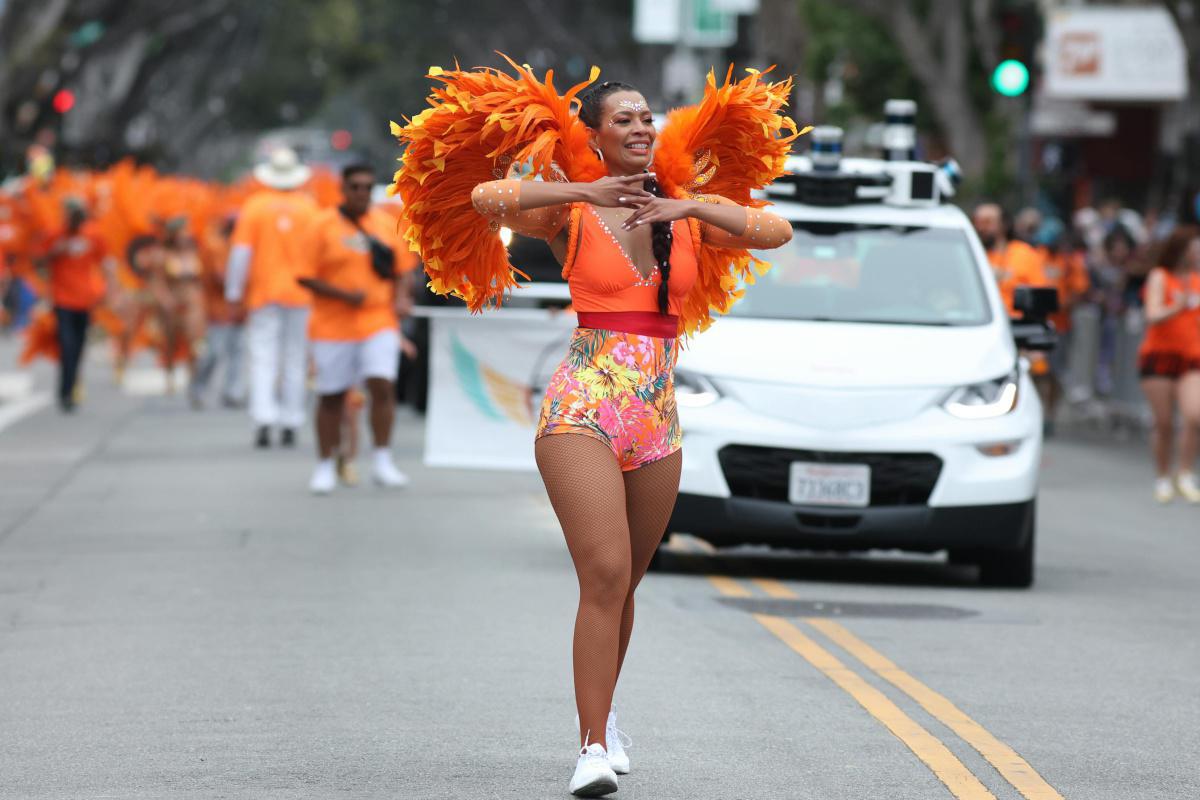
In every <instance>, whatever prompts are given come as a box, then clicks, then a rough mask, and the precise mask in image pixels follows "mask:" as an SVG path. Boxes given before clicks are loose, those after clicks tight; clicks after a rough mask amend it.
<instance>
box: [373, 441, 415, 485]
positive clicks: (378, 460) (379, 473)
mask: <svg viewBox="0 0 1200 800" xmlns="http://www.w3.org/2000/svg"><path fill="white" fill-rule="evenodd" d="M371 477H372V478H374V479H375V483H377V484H379V485H380V486H385V487H387V488H390V489H400V488H403V487H405V486H408V476H407V475H405V474H404V473H403V472H401V471H400V470H399V469H398V468H397V467H396V462H394V461H392V454H391V453H390V452H389V451H388V450H387V449H386V448H380V449H379V450H376V451H375V458H374V460H373V463H372V465H371Z"/></svg>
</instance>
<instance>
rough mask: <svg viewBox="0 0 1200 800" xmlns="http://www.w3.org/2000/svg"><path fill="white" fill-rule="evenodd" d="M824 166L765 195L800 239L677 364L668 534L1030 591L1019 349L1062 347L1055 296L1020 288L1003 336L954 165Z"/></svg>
mask: <svg viewBox="0 0 1200 800" xmlns="http://www.w3.org/2000/svg"><path fill="white" fill-rule="evenodd" d="M818 132H819V133H824V132H823V131H820V129H818ZM822 138H824V139H826V140H828V139H830V137H829V136H825V137H818V139H817V141H816V142H815V143H814V150H815V151H816V150H818V149H819V148H820V147H821V146H822V141H821V140H822ZM834 138H836V137H834ZM835 155H837V156H840V153H837V154H835ZM814 161H816V162H821V161H822V158H821V154H820V153H818V152H814V155H813V156H812V157H796V158H793V159H792V163H791V164H790V165H789V167H790V170H791V175H790V176H788V177H786V178H784V179H781V180H780V181H779V182H777V183H776V184H775V185H774V186H772V187H771V188H770V190H769V194H770V195H771V198H770V199H772V200H773V201H774V203H775V205H774V206H773V207H772V209H771V210H772V211H774V212H775V213H777V214H780V215H782V216H783V217H785V218H787V219H789V220H791V222H792V225H793V227H794V236H793V239H792V241H791V243H790V244H788V245H786V246H785V247H783V248H781V249H779V250H774V251H771V252H769V253H763V254H761V255H762V257H763V258H764V259H765V260H768V261H770V262H771V263H772V264H773V268H772V269H771V270H770V271H769V272H768V273H767V274H766V275H764V276H763V277H761V278H760V279H758V281H757V282H756V283H754V284H753V285H749V286H746V287H745V289H746V292H745V296H744V297H743V298H742V299H741V300H740V301H739V302H738V303H737V304H736V305H735V306H734V308H733V310H732V312H731V313H730V315H729V316H727V317H723V318H721V319H720V320H719V321H717V322H716V323H715V324H714V325H713V327H712V328H711V329H710V330H708V331H707V332H706V333H704V334H703V335H701V336H698V337H696V339H695V340H693V341H692V342H691V343H690V344H689V345H688V347H687V349H685V350H684V351H683V354H682V356H681V358H680V360H679V364H678V368H677V374H676V396H677V398H678V402H679V406H680V418H681V424H682V427H683V430H684V447H683V453H684V465H683V478H682V485H681V487H680V497H679V502H678V505H677V507H676V510H675V514H674V517H673V518H672V520H671V526H670V530H671V531H676V532H687V533H691V534H694V535H696V536H699V537H700V538H702V539H705V540H707V541H709V542H711V543H712V544H714V545H717V546H727V545H736V544H770V545H775V546H780V547H789V548H798V549H817V550H842V551H863V550H868V549H877V548H889V549H890V548H897V549H904V550H916V551H927V552H932V551H939V550H947V551H948V553H949V555H950V558H951V560H953V561H955V562H957V563H962V562H968V563H970V562H973V563H977V564H978V565H979V567H980V576H981V580H982V582H984V583H985V584H990V585H1007V586H1028V585H1029V584H1030V583H1031V582H1032V580H1033V572H1034V525H1035V513H1034V509H1035V502H1036V496H1037V487H1038V466H1039V460H1040V457H1041V449H1042V409H1041V406H1040V404H1039V401H1038V396H1037V392H1036V391H1035V390H1034V386H1033V383H1032V381H1031V379H1030V376H1029V374H1028V369H1027V364H1026V362H1025V360H1024V359H1023V358H1021V357H1020V354H1019V350H1022V349H1044V348H1045V347H1047V346H1048V344H1047V341H1052V339H1047V337H1049V336H1050V334H1049V332H1048V330H1047V329H1046V328H1045V327H1043V326H1042V325H1041V324H1039V322H1038V320H1039V315H1041V314H1044V313H1045V311H1046V310H1047V308H1049V307H1050V306H1047V303H1049V304H1051V306H1052V304H1053V300H1052V295H1053V290H1049V291H1050V297H1048V296H1047V295H1046V293H1045V292H1046V290H1033V291H1019V292H1018V295H1019V297H1018V301H1017V303H1018V306H1019V307H1021V308H1022V309H1023V310H1025V311H1026V320H1029V324H1025V325H1016V324H1014V323H1010V320H1009V317H1008V313H1007V311H1006V309H1005V307H1004V304H1003V302H1002V301H1001V298H1000V294H999V292H998V291H997V287H996V284H995V281H994V279H993V276H992V272H991V269H990V268H989V265H988V261H987V257H986V255H985V253H984V250H983V248H982V247H981V245H980V243H979V240H978V238H977V237H976V235H975V233H974V230H973V229H972V226H971V223H970V220H969V219H968V218H967V216H966V215H965V214H964V213H963V212H962V211H961V210H959V209H958V208H957V207H955V206H952V205H950V204H948V203H945V202H944V201H943V198H944V197H945V195H947V194H949V193H951V192H952V183H951V182H950V181H949V180H948V178H949V177H950V175H951V172H950V169H949V168H943V167H938V166H936V165H932V164H924V163H921V162H916V161H910V160H899V161H897V160H893V161H885V160H866V159H855V160H851V159H845V160H842V159H840V157H837V158H828V157H826V158H825V159H824V163H818V165H817V166H814Z"/></svg>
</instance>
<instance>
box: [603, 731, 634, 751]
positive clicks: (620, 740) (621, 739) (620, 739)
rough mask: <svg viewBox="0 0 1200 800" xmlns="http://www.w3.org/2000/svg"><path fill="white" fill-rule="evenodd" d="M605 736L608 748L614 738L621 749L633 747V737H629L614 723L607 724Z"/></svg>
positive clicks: (610, 746)
mask: <svg viewBox="0 0 1200 800" xmlns="http://www.w3.org/2000/svg"><path fill="white" fill-rule="evenodd" d="M604 735H605V738H607V739H608V745H609V748H610V749H611V748H612V743H613V741H614V740H615V741H616V742H617V744H618V745H620V747H621V749H622V750H628V749H629V748H631V747H633V739H630V738H629V734H627V733H625V731H623V730H621V729H620V728H618V727H617V726H616V725H609V726H608V728H607V730H605V732H604Z"/></svg>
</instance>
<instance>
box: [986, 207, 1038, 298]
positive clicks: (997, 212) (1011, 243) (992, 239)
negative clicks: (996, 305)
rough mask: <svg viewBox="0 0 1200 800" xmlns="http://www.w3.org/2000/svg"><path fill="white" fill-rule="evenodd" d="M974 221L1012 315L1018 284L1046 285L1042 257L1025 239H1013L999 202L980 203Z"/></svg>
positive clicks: (1002, 295) (1001, 295) (1002, 296)
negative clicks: (1014, 294) (1010, 236)
mask: <svg viewBox="0 0 1200 800" xmlns="http://www.w3.org/2000/svg"><path fill="white" fill-rule="evenodd" d="M971 221H972V223H974V225H975V232H976V233H977V234H979V240H980V242H982V243H983V249H984V250H986V251H987V256H988V261H989V262H990V263H991V265H992V273H993V274H994V275H995V276H996V284H997V286H998V287H999V289H1000V297H1001V299H1002V300H1004V306H1005V308H1007V309H1008V313H1009V316H1013V315H1015V313H1016V312H1015V310H1014V309H1013V293H1014V290H1015V289H1016V288H1017V287H1018V286H1045V285H1046V275H1045V272H1044V270H1043V264H1042V260H1043V259H1042V256H1041V255H1039V254H1038V252H1037V251H1036V250H1034V249H1033V248H1032V247H1030V246H1029V245H1027V244H1025V243H1024V242H1022V241H1019V240H1016V239H1010V238H1009V236H1008V231H1007V230H1006V220H1005V218H1004V210H1003V209H1002V208H1000V206H999V205H997V204H996V203H981V204H980V205H978V206H976V207H975V212H974V213H973V214H972V215H971Z"/></svg>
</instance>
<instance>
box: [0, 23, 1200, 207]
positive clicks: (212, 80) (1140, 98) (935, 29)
mask: <svg viewBox="0 0 1200 800" xmlns="http://www.w3.org/2000/svg"><path fill="white" fill-rule="evenodd" d="M497 50H499V51H503V52H506V53H508V54H510V55H512V56H513V57H514V58H516V59H518V60H520V61H524V62H526V63H529V64H530V65H532V66H533V67H535V68H538V69H549V68H553V69H554V70H555V71H556V74H557V75H559V76H560V81H561V83H562V84H564V85H565V84H568V83H570V82H575V81H577V80H581V79H583V78H584V77H586V75H587V73H588V69H589V68H590V66H591V65H592V64H598V65H600V66H601V67H603V69H604V75H605V76H606V77H607V78H611V79H620V80H626V81H629V82H632V83H635V84H637V85H638V86H640V87H642V88H643V90H644V91H645V93H646V94H647V96H648V97H649V98H650V99H651V101H652V102H654V103H655V104H658V105H659V106H660V107H665V106H669V105H672V104H678V103H684V102H687V101H689V100H690V99H692V98H693V97H695V96H696V95H697V93H698V92H699V88H700V86H701V81H702V80H703V75H704V72H705V71H706V70H707V69H708V67H709V66H710V65H717V66H718V67H719V66H720V65H723V64H726V63H728V62H730V61H733V62H736V63H738V64H739V65H749V66H756V67H763V66H767V65H770V64H777V65H778V69H779V71H780V72H781V73H784V72H786V73H794V74H796V75H797V76H798V77H799V80H798V82H797V88H796V94H795V97H794V103H793V105H794V111H795V115H796V116H797V117H798V118H799V119H801V120H804V121H805V122H809V121H811V122H818V123H831V124H838V125H841V126H843V127H844V128H846V130H847V131H848V139H849V140H848V149H849V150H853V149H854V148H855V147H856V146H868V145H871V144H873V143H874V142H875V138H876V137H877V136H878V125H877V123H878V117H879V114H880V110H881V108H882V105H883V102H884V100H885V99H887V98H889V97H913V98H915V99H917V100H918V102H919V105H920V117H919V123H920V126H921V130H922V149H923V152H924V155H926V156H929V157H938V156H940V155H943V154H953V155H954V156H955V157H956V158H957V159H958V161H959V162H960V163H961V165H962V167H963V169H964V172H965V174H966V177H967V187H966V192H965V196H967V197H968V198H971V197H979V196H983V195H989V196H996V197H1000V198H1001V199H1004V200H1007V201H1009V202H1010V203H1014V204H1015V203H1018V202H1019V203H1022V204H1024V203H1034V202H1036V203H1037V204H1039V205H1041V206H1043V207H1044V209H1045V210H1046V211H1047V212H1049V213H1053V214H1057V215H1059V216H1064V217H1065V216H1067V215H1069V214H1070V213H1071V211H1072V210H1073V209H1075V208H1078V207H1081V206H1086V205H1092V204H1098V203H1100V202H1102V201H1104V200H1106V199H1109V198H1114V199H1118V200H1120V202H1121V203H1122V204H1123V205H1125V206H1128V207H1133V208H1137V209H1139V210H1143V211H1145V210H1153V211H1155V212H1156V213H1161V214H1164V215H1167V216H1170V217H1172V218H1174V219H1183V218H1193V217H1195V215H1196V213H1197V208H1196V205H1197V194H1198V193H1200V102H1197V96H1196V91H1197V90H1196V85H1197V82H1198V78H1200V8H1198V6H1197V3H1196V2H1195V1H1194V0H1132V1H1130V2H1114V0H1108V1H1107V2H1104V3H1102V4H1101V3H1089V2H1083V1H1082V0H626V2H614V3H578V2H572V0H510V1H509V2H504V3H480V2H467V0H431V1H426V2H410V1H409V0H286V1H285V0H44V2H39V3H28V2H14V1H13V0H0V169H3V171H4V173H5V174H7V175H14V174H18V173H21V172H23V171H24V170H25V169H26V168H27V163H26V152H27V148H28V147H29V145H30V144H34V143H39V144H42V145H44V146H46V147H47V148H49V149H50V151H51V152H53V153H54V154H55V156H56V157H57V158H58V160H59V161H60V162H61V163H65V164H73V163H77V164H81V165H89V166H90V165H97V166H99V165H104V164H107V163H111V162H112V161H114V160H115V159H117V158H120V157H122V156H124V155H129V154H132V155H135V156H137V157H139V158H141V159H143V160H145V161H148V162H151V163H154V164H155V165H156V166H158V167H160V168H162V169H169V170H178V171H182V172H188V173H192V174H197V175H200V176H203V177H215V178H229V177H233V176H234V175H235V174H237V173H238V172H240V171H241V170H244V169H245V168H246V167H247V166H248V165H249V164H251V163H252V162H253V161H254V160H255V159H256V158H257V157H260V156H261V154H262V153H263V152H264V151H265V150H266V149H268V148H269V147H271V146H272V145H273V144H274V143H277V142H280V141H286V142H289V143H291V144H293V145H295V146H297V147H299V148H300V149H301V151H302V152H303V153H304V155H305V156H306V157H307V158H308V159H309V160H310V161H314V162H316V163H329V164H331V165H336V164H338V163H340V162H343V161H345V160H346V159H348V158H349V157H350V156H351V155H352V154H353V155H365V156H367V157H369V158H371V159H373V160H375V161H377V162H378V163H380V164H386V163H388V162H390V161H391V159H392V158H394V156H395V148H394V144H393V142H392V141H391V140H390V138H389V137H388V135H387V121H388V120H389V119H395V118H399V117H400V116H402V115H405V114H412V113H415V112H416V111H418V110H419V109H420V108H421V107H422V100H423V97H424V94H425V92H426V88H427V85H428V84H427V81H426V79H425V78H424V73H425V70H426V68H427V67H428V66H430V65H431V64H449V63H452V62H453V61H454V60H455V59H457V60H458V61H459V62H460V63H462V64H464V65H478V64H499V63H500V61H499V59H498V57H497V56H496V54H495V51H497Z"/></svg>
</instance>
